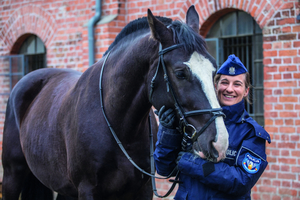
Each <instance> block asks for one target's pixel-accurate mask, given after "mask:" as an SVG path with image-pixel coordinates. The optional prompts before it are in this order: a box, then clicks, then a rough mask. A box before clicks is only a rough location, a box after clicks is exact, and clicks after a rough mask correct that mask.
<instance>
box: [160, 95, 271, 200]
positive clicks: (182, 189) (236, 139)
mask: <svg viewBox="0 0 300 200" xmlns="http://www.w3.org/2000/svg"><path fill="white" fill-rule="evenodd" d="M223 112H224V113H225V115H226V118H225V125H226V128H227V131H228V133H229V147H228V150H227V152H226V158H225V160H223V161H221V162H219V163H215V164H213V165H214V168H215V169H214V171H213V172H211V173H209V174H207V173H203V164H205V163H207V162H209V161H207V160H204V159H202V158H200V157H198V156H196V155H194V154H192V153H185V154H183V156H182V158H181V159H180V161H179V163H178V169H179V171H180V174H179V181H180V183H179V188H178V191H177V193H176V195H175V199H180V200H181V199H188V200H215V199H224V200H225V199H230V200H240V199H251V196H250V193H251V188H252V187H253V186H254V185H255V183H256V182H257V180H258V179H259V177H260V176H261V174H262V173H263V171H264V170H265V168H266V167H267V165H268V162H267V158H266V154H265V148H266V147H265V144H266V140H267V141H268V142H269V143H270V142H271V140H270V136H269V134H268V133H267V132H266V131H265V130H264V129H263V128H262V127H261V126H260V125H259V124H257V122H256V121H254V120H253V119H252V118H251V117H249V114H248V113H247V112H246V110H245V109H244V101H241V102H240V103H238V104H235V105H232V106H224V107H223ZM181 140H182V135H181V134H179V133H178V132H177V130H176V129H168V128H165V127H163V126H161V125H160V127H159V131H158V141H157V143H156V149H155V152H154V159H155V166H156V170H157V172H158V174H160V175H163V176H167V175H169V174H170V173H171V172H172V170H173V169H174V167H175V166H176V158H177V156H178V153H179V151H180V149H181Z"/></svg>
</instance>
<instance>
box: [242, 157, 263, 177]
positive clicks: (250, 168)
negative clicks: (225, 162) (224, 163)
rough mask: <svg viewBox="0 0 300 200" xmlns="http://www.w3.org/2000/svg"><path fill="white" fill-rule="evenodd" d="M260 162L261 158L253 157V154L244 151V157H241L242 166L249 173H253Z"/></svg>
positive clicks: (256, 170) (257, 168)
mask: <svg viewBox="0 0 300 200" xmlns="http://www.w3.org/2000/svg"><path fill="white" fill-rule="evenodd" d="M260 164H261V159H259V158H255V157H254V156H252V155H250V154H249V153H246V155H245V158H244V159H243V162H242V165H243V168H244V169H245V170H246V171H247V172H249V173H250V174H255V173H257V172H258V170H259V168H260Z"/></svg>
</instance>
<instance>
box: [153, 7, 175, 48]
mask: <svg viewBox="0 0 300 200" xmlns="http://www.w3.org/2000/svg"><path fill="white" fill-rule="evenodd" d="M147 19H148V24H149V26H150V30H151V34H152V37H153V38H154V39H156V40H157V41H159V42H161V43H162V42H164V41H166V39H170V38H172V34H171V31H170V30H169V29H168V28H167V27H166V26H165V25H164V24H163V23H162V22H161V21H159V20H158V19H156V17H154V15H153V14H152V12H151V10H150V9H148V16H147Z"/></svg>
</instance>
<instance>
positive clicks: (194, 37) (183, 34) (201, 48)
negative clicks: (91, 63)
mask: <svg viewBox="0 0 300 200" xmlns="http://www.w3.org/2000/svg"><path fill="white" fill-rule="evenodd" d="M156 18H157V19H158V20H159V21H161V22H163V23H164V24H165V25H166V26H169V28H171V29H172V30H173V35H174V41H175V43H177V44H183V48H184V49H185V51H187V52H188V53H189V54H190V53H192V52H194V51H198V52H200V53H202V54H205V52H206V49H207V47H206V42H205V40H204V39H203V38H202V36H200V35H199V34H198V33H196V32H195V31H193V30H192V28H191V27H189V26H188V25H187V24H185V23H183V22H180V21H178V20H175V21H172V19H170V18H166V17H156ZM148 28H149V24H148V21H147V17H143V18H139V19H136V20H134V21H131V22H130V23H129V24H127V25H126V26H125V27H124V28H123V29H122V31H121V32H120V33H119V34H118V35H117V37H116V39H115V41H114V42H113V43H112V44H111V45H110V46H109V48H108V50H107V51H106V52H105V53H104V56H105V55H106V54H107V53H108V52H109V51H110V50H111V49H112V48H113V47H114V46H116V45H117V43H118V42H119V41H120V40H122V39H123V38H124V37H126V36H127V35H129V34H131V33H134V32H135V31H138V30H143V29H145V30H146V29H148Z"/></svg>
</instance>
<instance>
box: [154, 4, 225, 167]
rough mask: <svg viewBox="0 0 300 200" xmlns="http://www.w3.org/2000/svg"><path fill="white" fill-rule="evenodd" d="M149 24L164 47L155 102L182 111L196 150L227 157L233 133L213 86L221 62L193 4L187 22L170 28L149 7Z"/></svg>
mask: <svg viewBox="0 0 300 200" xmlns="http://www.w3.org/2000/svg"><path fill="white" fill-rule="evenodd" d="M148 23H149V26H150V30H151V37H152V38H153V39H154V40H156V41H157V44H158V45H159V56H158V57H157V58H156V60H155V61H154V62H153V63H152V66H151V75H150V77H151V78H152V77H153V78H152V81H151V78H150V80H149V82H150V81H151V84H149V86H150V85H151V87H150V88H149V91H150V92H149V99H150V102H151V103H152V104H153V105H154V107H156V108H157V109H159V108H160V107H161V106H163V105H165V106H166V107H170V108H174V109H176V111H177V114H178V116H177V117H178V121H180V124H181V127H182V130H183V133H184V134H186V135H187V137H189V138H190V139H191V140H192V141H193V142H194V143H193V150H194V153H196V154H197V155H199V156H201V157H202V158H207V159H209V160H211V161H214V162H216V161H220V160H221V159H223V158H225V154H226V150H227V147H228V133H227V130H226V127H225V125H224V121H223V116H222V115H223V113H222V111H221V110H222V109H221V107H220V105H219V103H218V100H217V97H216V94H215V89H214V86H213V76H214V74H215V72H216V62H215V60H214V59H213V58H212V57H211V56H210V54H209V53H208V52H207V50H206V44H205V41H204V39H203V38H202V37H201V36H200V35H199V34H198V31H199V16H198V13H197V12H196V10H195V8H194V6H192V7H190V8H189V10H188V12H187V16H186V24H185V23H181V22H179V21H174V22H172V24H170V25H168V26H165V25H164V24H163V23H161V22H160V21H159V20H157V19H156V18H155V17H154V16H153V14H152V13H151V11H150V10H148ZM156 56H157V54H156Z"/></svg>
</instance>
